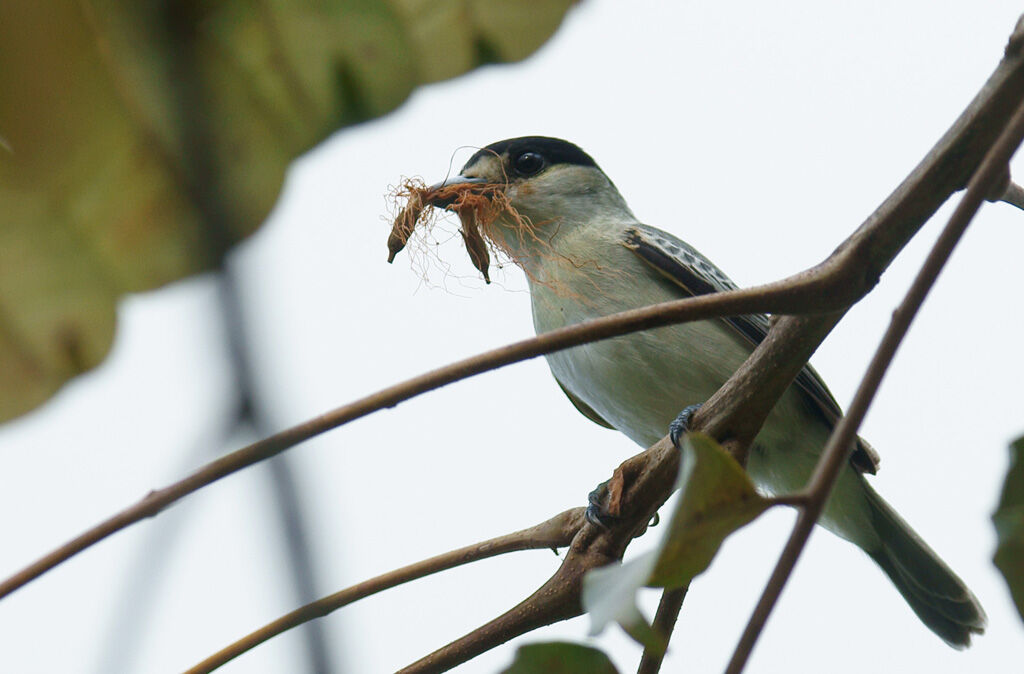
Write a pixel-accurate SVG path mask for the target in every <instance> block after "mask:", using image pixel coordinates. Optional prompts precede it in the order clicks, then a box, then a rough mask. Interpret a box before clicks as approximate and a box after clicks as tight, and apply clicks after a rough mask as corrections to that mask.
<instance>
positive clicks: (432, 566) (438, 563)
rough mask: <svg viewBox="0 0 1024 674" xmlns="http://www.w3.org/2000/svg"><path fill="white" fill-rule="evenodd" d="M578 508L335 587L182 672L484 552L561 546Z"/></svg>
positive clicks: (211, 664)
mask: <svg viewBox="0 0 1024 674" xmlns="http://www.w3.org/2000/svg"><path fill="white" fill-rule="evenodd" d="M583 511H584V509H583V508H573V509H571V510H566V511H565V512H563V513H560V514H558V515H555V516H554V517H552V518H551V519H549V520H547V521H546V522H542V523H540V524H537V525H535V526H532V527H530V528H528V529H523V530H521V531H517V532H515V533H511V534H506V535H505V536H499V537H497V538H492V539H490V540H488V541H483V542H482V543H476V544H474V545H468V546H466V547H464V548H459V549H458V550H452V551H451V552H446V553H444V554H441V555H437V556H436V557H431V558H430V559H425V560H423V561H420V562H416V563H415V564H410V565H408V566H404V567H402V568H400V569H396V570H394V571H391V572H390V573H385V574H382V575H380V576H377V577H376V578H371V579H370V580H366V581H363V582H362V583H359V584H358V585H353V586H352V587H349V588H346V589H344V590H341V591H340V592H335V593H334V594H331V595H328V596H326V597H324V598H322V599H318V600H317V601H314V602H311V603H309V604H306V605H305V606H303V607H301V608H298V609H295V610H294V611H292V612H291V613H287V614H285V615H283V616H281V617H280V618H278V619H277V620H275V621H273V622H271V623H268V624H266V625H264V626H263V627H261V628H260V629H258V630H256V631H255V632H252V633H250V634H247V635H246V636H244V637H242V638H241V639H239V640H238V641H236V642H234V643H233V644H231V645H229V646H227V647H225V648H223V649H221V650H219V651H217V652H216V653H214V654H213V655H211V656H210V657H208V658H206V659H205V660H203V661H202V662H200V663H199V664H197V665H195V666H193V667H191V668H190V669H188V670H187V672H186V674H199V673H200V672H211V671H213V670H215V669H217V668H218V667H220V666H221V665H224V664H226V663H227V662H229V661H231V660H233V659H235V658H237V657H238V656H239V655H241V654H242V653H245V652H246V651H248V650H250V649H252V648H254V647H256V646H258V645H260V644H262V643H263V642H264V641H267V640H269V639H271V638H273V637H275V636H277V635H278V634H281V633H282V632H285V631H287V630H290V629H292V628H293V627H298V626H299V625H301V624H303V623H306V622H309V621H310V620H313V619H314V618H322V617H324V616H326V615H328V614H330V613H332V612H333V611H336V610H337V609H339V608H341V607H343V606H347V605H348V604H351V603H352V602H354V601H357V600H359V599H363V598H364V597H368V596H370V595H372V594H376V593H377V592H381V591H383V590H387V589H390V588H392V587H395V586H397V585H401V584H402V583H407V582H409V581H411V580H416V579H418V578H423V577H424V576H428V575H430V574H434V573H438V572H439V571H446V570H448V569H453V568H455V567H457V566H461V565H463V564H468V563H470V562H475V561H478V560H481V559H487V558H488V557H496V556H497V555H501V554H504V553H506V552H515V551H518V550H537V549H543V548H551V549H556V548H563V547H565V546H567V545H569V544H570V543H571V542H572V539H573V537H574V536H575V535H576V533H577V532H578V531H579V530H580V527H582V526H583V522H584V517H583Z"/></svg>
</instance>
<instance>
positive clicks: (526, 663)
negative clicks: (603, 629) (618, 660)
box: [503, 641, 618, 674]
mask: <svg viewBox="0 0 1024 674" xmlns="http://www.w3.org/2000/svg"><path fill="white" fill-rule="evenodd" d="M617 673H618V670H617V669H615V665H613V664H612V661H611V660H609V659H608V656H607V655H605V654H604V653H602V652H601V651H599V650H597V649H596V648H591V647H589V646H584V645H583V644H574V643H570V642H566V641H551V642H547V643H540V644H527V645H525V646H520V647H519V649H518V650H516V657H515V660H513V661H512V664H511V665H509V666H508V668H507V669H505V670H503V674H617Z"/></svg>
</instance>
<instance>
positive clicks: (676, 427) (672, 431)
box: [668, 403, 701, 449]
mask: <svg viewBox="0 0 1024 674" xmlns="http://www.w3.org/2000/svg"><path fill="white" fill-rule="evenodd" d="M700 406H701V403H697V404H696V405H690V406H689V407H687V408H686V409H684V410H683V411H682V412H680V413H679V416H677V417H676V418H675V419H673V420H672V423H670V424H669V425H668V437H669V440H671V441H672V444H673V445H675V446H676V449H679V438H681V437H683V435H684V434H685V433H687V432H688V431H689V430H690V421H691V420H692V419H693V415H694V414H696V412H697V410H699V409H700Z"/></svg>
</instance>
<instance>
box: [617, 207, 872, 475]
mask: <svg viewBox="0 0 1024 674" xmlns="http://www.w3.org/2000/svg"><path fill="white" fill-rule="evenodd" d="M622 243H623V245H624V246H626V248H628V249H629V250H631V251H633V252H634V253H635V254H636V255H637V256H638V257H639V258H640V259H641V260H643V261H644V262H646V263H647V264H648V265H650V266H651V268H653V269H654V270H655V271H657V272H658V273H660V274H661V275H662V276H664V277H665V278H667V279H668V280H670V281H671V282H672V283H674V284H675V285H677V286H679V288H680V289H682V290H683V292H685V293H686V294H687V295H691V296H694V295H707V294H709V293H714V292H720V291H722V290H735V289H736V288H737V287H738V286H737V285H736V284H735V283H733V281H732V279H730V278H729V277H728V276H726V275H725V274H724V273H722V270H721V269H719V268H718V267H716V266H715V265H714V264H712V263H711V261H710V260H708V259H707V258H706V257H704V256H703V255H701V254H700V252H698V251H697V249H695V248H694V247H693V246H691V245H689V244H688V243H686V242H685V241H682V240H680V239H678V238H676V237H674V236H672V235H671V234H669V233H668V232H663V231H661V230H660V229H656V228H654V227H648V226H647V225H640V224H637V225H632V226H630V227H628V228H627V229H626V230H625V234H624V238H623V240H622ZM722 320H723V321H724V322H725V323H727V324H728V325H729V326H730V327H732V328H733V329H734V330H735V331H736V332H737V333H738V334H739V335H740V336H742V337H743V338H744V339H746V340H747V341H748V342H750V344H751V345H752V346H757V345H758V344H760V343H761V342H762V341H763V340H764V338H765V336H766V335H767V334H768V328H769V327H770V323H769V321H768V317H767V316H765V315H764V314H747V315H745V316H729V317H727V318H723V319H722ZM796 385H797V386H799V387H800V389H801V390H802V391H803V392H804V393H805V394H806V395H807V396H808V398H809V399H810V400H811V402H813V403H814V406H815V408H816V409H817V410H818V411H819V412H820V413H821V415H822V416H823V417H824V419H825V420H826V421H827V422H828V423H829V425H834V424H835V423H836V421H837V420H838V419H839V417H841V416H842V414H843V412H842V410H841V409H840V407H839V403H837V402H836V399H835V398H834V397H832V393H830V392H829V390H828V387H826V386H825V382H824V381H823V380H822V378H821V375H819V374H818V373H817V372H816V371H815V370H814V368H813V367H811V366H810V365H809V364H808V365H805V366H804V368H803V369H802V370H800V374H798V375H797V377H796ZM851 462H852V463H853V465H854V466H855V467H856V468H857V469H858V470H861V471H864V472H867V473H871V474H874V473H875V472H876V471H877V470H878V454H877V453H876V452H875V450H874V449H872V448H871V446H870V445H868V444H867V443H866V442H865V441H864V440H861V439H860V438H858V439H857V449H856V451H854V453H853V456H852V457H851Z"/></svg>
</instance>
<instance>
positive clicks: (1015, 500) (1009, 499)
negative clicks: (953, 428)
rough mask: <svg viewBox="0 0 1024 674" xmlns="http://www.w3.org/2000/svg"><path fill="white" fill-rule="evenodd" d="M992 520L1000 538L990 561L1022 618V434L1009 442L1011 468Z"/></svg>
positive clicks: (1023, 532)
mask: <svg viewBox="0 0 1024 674" xmlns="http://www.w3.org/2000/svg"><path fill="white" fill-rule="evenodd" d="M992 522H993V523H994V524H995V527H996V534H997V536H998V540H999V543H998V546H997V547H996V554H995V557H994V559H993V561H994V562H995V564H996V566H997V567H999V570H1000V571H1001V572H1002V574H1003V578H1005V579H1006V583H1007V585H1009V586H1010V595H1011V596H1012V597H1013V601H1014V604H1016V605H1017V612H1018V613H1019V614H1020V615H1021V617H1022V618H1024V437H1021V438H1018V439H1017V440H1016V441H1015V442H1014V443H1013V444H1011V445H1010V468H1009V469H1008V470H1007V471H1006V482H1005V483H1004V484H1003V494H1002V496H1001V497H1000V499H999V506H998V507H997V508H996V511H995V513H994V514H993V515H992Z"/></svg>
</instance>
